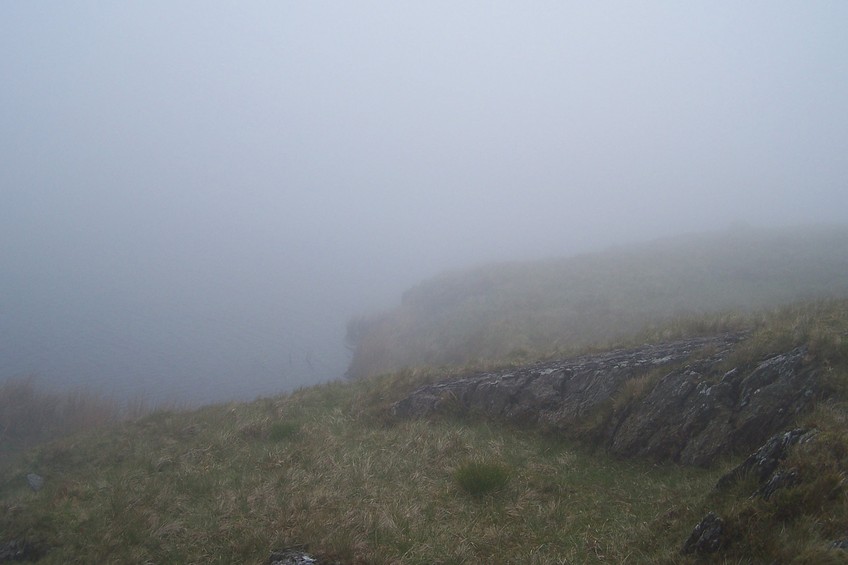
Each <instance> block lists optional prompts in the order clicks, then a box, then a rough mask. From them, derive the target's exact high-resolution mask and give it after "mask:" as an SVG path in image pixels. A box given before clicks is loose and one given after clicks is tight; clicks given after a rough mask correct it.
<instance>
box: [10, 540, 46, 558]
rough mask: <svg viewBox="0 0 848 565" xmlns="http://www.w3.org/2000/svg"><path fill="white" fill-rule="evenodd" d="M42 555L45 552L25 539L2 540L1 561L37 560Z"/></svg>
mask: <svg viewBox="0 0 848 565" xmlns="http://www.w3.org/2000/svg"><path fill="white" fill-rule="evenodd" d="M42 556H43V552H42V551H40V550H39V549H38V547H36V545H35V544H32V543H30V542H27V541H23V540H12V541H7V542H0V563H12V562H21V561H37V560H38V559H40V558H41V557H42Z"/></svg>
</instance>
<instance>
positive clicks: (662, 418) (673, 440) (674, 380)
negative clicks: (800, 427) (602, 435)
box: [609, 347, 818, 466]
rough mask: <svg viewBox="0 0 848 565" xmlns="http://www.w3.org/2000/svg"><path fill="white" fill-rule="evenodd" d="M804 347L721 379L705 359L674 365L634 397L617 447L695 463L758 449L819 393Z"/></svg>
mask: <svg viewBox="0 0 848 565" xmlns="http://www.w3.org/2000/svg"><path fill="white" fill-rule="evenodd" d="M806 354H807V351H806V349H805V348H802V347H801V348H797V349H793V350H792V351H789V352H788V353H785V354H782V355H777V356H774V357H771V358H769V359H766V360H764V361H762V362H761V363H759V364H758V365H757V366H756V367H754V368H753V369H752V370H744V369H741V368H737V369H733V370H731V371H728V372H727V373H725V374H724V375H723V376H722V377H721V378H720V379H719V380H718V382H713V379H712V378H711V373H712V372H713V367H712V366H711V365H710V363H709V362H706V363H705V362H700V363H696V364H693V365H691V366H687V367H683V368H681V369H679V370H676V371H672V372H671V373H670V374H668V375H666V376H665V377H663V378H662V379H661V380H660V381H659V382H658V383H657V385H656V386H655V387H654V389H653V390H652V391H651V392H650V393H649V394H648V395H647V396H646V397H644V398H643V399H641V400H640V401H639V402H637V403H634V404H633V405H632V406H631V407H630V409H629V410H628V413H627V414H626V416H624V417H623V418H621V419H620V423H618V425H617V427H616V429H615V432H614V434H613V435H612V436H611V437H610V438H609V439H610V449H611V451H612V452H614V453H616V454H619V455H624V456H650V457H654V458H658V459H671V460H673V461H678V462H680V463H684V464H689V465H699V466H705V465H709V464H710V463H711V462H712V461H714V460H715V458H716V457H718V456H721V455H725V454H729V453H732V452H738V451H743V450H749V449H753V448H754V447H756V446H758V445H760V444H761V443H762V442H764V441H765V440H766V439H767V438H768V437H769V436H771V435H772V434H774V433H776V432H778V431H780V430H783V429H784V428H785V427H786V426H788V425H789V424H790V423H791V422H792V420H793V418H795V416H797V414H798V413H799V412H801V411H802V410H804V409H805V408H806V407H807V406H809V405H810V404H811V403H812V401H813V400H814V399H815V397H816V396H817V394H818V385H817V379H816V373H815V371H814V370H813V369H811V368H807V367H805V365H804V358H805V357H806Z"/></svg>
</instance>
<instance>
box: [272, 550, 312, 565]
mask: <svg viewBox="0 0 848 565" xmlns="http://www.w3.org/2000/svg"><path fill="white" fill-rule="evenodd" d="M268 563H269V565H316V564H317V563H318V559H316V558H315V557H312V556H311V555H309V554H308V553H306V552H304V551H301V550H300V549H291V548H288V549H281V550H278V551H272V552H271V556H270V557H269V558H268Z"/></svg>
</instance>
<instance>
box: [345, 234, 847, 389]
mask: <svg viewBox="0 0 848 565" xmlns="http://www.w3.org/2000/svg"><path fill="white" fill-rule="evenodd" d="M846 294H848V230H846V229H844V228H823V227H819V228H793V229H781V230H759V229H747V228H738V229H732V230H728V231H725V232H722V233H716V234H708V235H704V234H702V235H689V236H684V237H678V238H665V239H660V240H656V241H653V242H651V243H647V244H640V245H632V246H622V247H617V248H613V249H609V250H606V251H604V252H600V253H594V254H586V255H581V256H576V257H569V258H562V259H551V260H545V261H537V262H514V263H503V264H494V265H485V266H481V267H477V268H474V269H470V270H467V271H460V272H451V273H446V274H442V275H440V276H437V277H435V278H433V279H431V280H428V281H425V282H422V283H420V284H419V285H417V286H415V287H414V288H412V289H410V290H408V291H407V292H406V293H405V294H404V295H403V299H402V301H401V304H400V305H399V306H397V307H396V308H394V309H392V310H390V311H388V312H385V313H382V314H379V315H374V316H370V317H360V318H356V319H353V320H351V321H350V322H349V324H348V331H347V340H348V344H349V346H350V347H351V349H352V350H353V359H352V361H351V364H350V367H349V370H348V375H349V376H351V377H354V378H358V377H364V376H367V375H373V374H378V373H382V372H388V371H392V370H397V369H399V368H402V367H409V366H424V365H462V364H467V363H476V362H480V361H497V360H500V361H503V360H511V361H517V360H522V359H526V358H530V357H536V356H540V355H547V354H551V353H553V352H561V353H562V352H568V351H571V350H574V349H576V348H581V347H585V346H589V345H602V344H604V343H607V342H609V341H611V340H616V339H621V338H623V337H626V336H628V335H633V334H636V333H639V332H641V331H645V330H646V329H647V328H649V327H650V326H651V325H653V324H658V323H665V322H668V321H670V320H674V319H682V320H685V319H688V318H692V317H696V316H702V315H704V314H716V323H723V324H727V323H731V322H732V320H730V318H732V317H733V316H734V315H735V314H734V315H729V314H728V315H727V316H723V317H722V316H721V315H722V314H723V313H725V312H731V311H732V312H734V313H740V312H745V311H751V310H753V309H760V308H764V307H770V306H776V305H782V304H787V303H790V302H793V301H797V300H810V299H821V298H831V297H840V296H844V295H846ZM699 323H700V324H703V323H704V322H703V321H700V322H699Z"/></svg>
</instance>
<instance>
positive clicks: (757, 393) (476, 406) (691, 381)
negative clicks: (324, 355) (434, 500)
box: [392, 334, 821, 466]
mask: <svg viewBox="0 0 848 565" xmlns="http://www.w3.org/2000/svg"><path fill="white" fill-rule="evenodd" d="M743 337H744V335H743V334H724V335H720V336H716V337H712V338H696V339H688V340H681V341H675V342H670V343H665V344H661V345H650V346H643V347H639V348H635V349H630V350H616V351H611V352H608V353H603V354H599V355H586V356H582V357H577V358H574V359H567V360H560V361H551V362H543V363H537V364H535V365H530V366H527V367H521V368H517V369H509V370H504V371H499V372H490V373H479V374H473V375H469V376H466V377H464V378H460V379H457V380H453V381H450V382H444V383H437V384H433V385H428V386H425V387H422V388H420V389H418V390H416V391H415V392H413V393H412V394H411V395H409V396H408V397H407V398H405V399H403V400H401V401H399V402H397V403H396V404H394V405H393V406H392V414H393V415H394V416H395V417H398V418H414V417H424V416H428V415H431V414H435V413H440V412H452V413H458V414H472V415H474V414H478V415H482V416H486V417H491V418H496V419H502V420H507V421H511V422H515V423H520V424H532V425H540V426H541V427H543V428H545V429H547V430H551V431H555V432H559V433H563V434H565V435H568V434H574V435H580V433H575V432H574V430H576V429H580V428H581V426H582V427H583V428H584V429H585V428H586V425H585V424H586V418H588V417H597V416H598V415H599V414H600V417H601V418H602V419H603V421H602V422H601V423H600V424H599V425H594V424H593V427H592V430H593V433H594V436H593V437H592V438H591V439H592V440H593V441H597V442H598V443H600V444H601V445H604V446H605V447H607V448H608V449H609V450H610V451H611V452H612V453H614V454H616V455H620V456H624V457H649V458H654V459H659V460H672V461H676V462H679V463H682V464H687V465H697V466H709V465H710V464H712V463H713V462H714V461H715V460H716V458H717V457H719V456H722V455H728V454H732V453H738V452H740V451H743V450H750V449H753V448H754V447H756V446H758V445H761V444H762V443H763V442H764V441H765V440H766V439H767V438H768V437H769V436H770V435H772V434H774V433H775V432H776V431H778V430H780V429H782V428H785V427H786V426H787V425H789V424H790V423H791V421H792V420H793V419H794V418H795V417H796V416H797V414H798V413H800V412H802V411H803V410H805V409H806V408H807V407H808V406H811V405H812V402H813V401H814V400H815V399H816V398H817V397H818V396H820V394H821V392H820V389H819V387H818V380H817V377H818V375H817V373H816V372H815V371H814V370H813V369H811V368H809V367H807V366H806V365H805V364H804V360H805V357H806V355H807V351H806V349H805V348H797V349H793V350H792V351H789V352H787V353H785V354H782V355H776V356H774V357H771V358H769V359H765V360H763V361H762V362H760V363H759V364H757V365H756V366H753V367H737V368H736V369H733V370H731V371H727V372H725V373H724V374H722V373H717V367H718V365H719V363H720V362H721V361H723V360H724V359H726V358H727V356H728V354H729V353H730V352H731V351H732V349H733V346H734V345H735V344H736V343H738V342H739V341H740V340H742V339H743ZM696 352H702V353H701V356H700V358H698V359H695V360H692V358H693V357H694V356H693V354H694V353H696ZM664 367H667V368H668V373H667V374H665V375H664V376H662V377H661V378H659V379H658V381H657V382H656V384H655V385H653V388H652V389H651V390H650V391H649V392H648V393H647V394H645V395H644V396H643V397H641V398H639V399H637V400H636V401H634V402H631V403H629V404H628V403H624V405H623V406H620V407H619V408H618V410H610V407H611V406H612V405H613V400H614V398H615V395H616V394H617V393H618V391H619V390H620V389H621V387H622V385H623V384H624V383H625V382H626V381H628V380H631V379H635V378H638V377H640V376H644V375H646V374H647V373H648V372H649V371H651V370H655V369H657V368H660V369H662V368H664ZM604 409H606V410H607V411H608V412H609V413H607V414H604V413H603V412H602V411H603V410H604Z"/></svg>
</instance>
